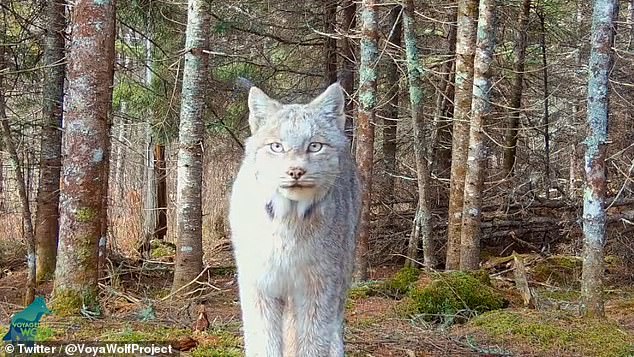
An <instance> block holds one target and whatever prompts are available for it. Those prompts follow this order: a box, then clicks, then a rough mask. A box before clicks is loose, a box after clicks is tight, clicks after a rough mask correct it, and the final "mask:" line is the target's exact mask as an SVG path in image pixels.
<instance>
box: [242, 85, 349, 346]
mask: <svg viewBox="0 0 634 357" xmlns="http://www.w3.org/2000/svg"><path fill="white" fill-rule="evenodd" d="M344 103H345V97H344V95H343V91H342V89H341V87H340V86H339V85H338V84H333V85H331V86H330V87H328V89H326V91H325V92H324V93H322V94H321V95H320V96H319V97H317V98H316V99H314V100H313V101H312V102H310V103H309V104H288V105H284V104H281V103H279V102H277V101H275V100H273V99H271V98H269V97H268V96H266V94H264V93H263V92H262V91H261V90H259V89H258V88H252V89H251V91H250V93H249V112H250V113H249V126H250V128H251V134H252V136H251V137H250V138H248V139H247V141H246V145H245V157H244V161H243V163H242V166H241V167H240V171H239V173H238V175H237V177H236V180H235V182H234V185H233V191H232V196H231V204H230V213H229V221H230V225H231V231H232V242H233V247H234V254H235V258H236V262H237V267H238V284H239V289H240V303H241V307H242V318H243V321H244V342H245V348H246V355H247V356H248V357H253V356H266V357H278V356H280V357H281V356H284V357H327V356H331V357H334V356H337V357H340V356H343V355H344V344H343V318H344V304H345V301H346V295H347V291H348V288H349V286H350V280H351V276H352V270H353V264H354V255H355V254H354V253H355V237H356V231H357V223H358V218H359V210H360V205H361V202H360V193H359V180H358V177H357V169H356V166H355V164H354V162H353V160H352V158H351V157H350V154H349V145H348V140H347V138H346V137H345V135H344V130H343V129H344V123H345V116H344Z"/></svg>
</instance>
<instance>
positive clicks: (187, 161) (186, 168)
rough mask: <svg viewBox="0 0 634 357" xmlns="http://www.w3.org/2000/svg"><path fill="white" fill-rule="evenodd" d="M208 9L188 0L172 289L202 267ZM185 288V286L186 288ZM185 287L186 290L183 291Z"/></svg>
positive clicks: (199, 0)
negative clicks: (176, 237) (176, 236)
mask: <svg viewBox="0 0 634 357" xmlns="http://www.w3.org/2000/svg"><path fill="white" fill-rule="evenodd" d="M208 13H209V10H208V9H207V6H206V2H205V1H204V0H189V5H188V10H187V32H186V34H185V49H186V53H185V65H184V67H183V89H182V92H181V112H180V125H179V132H178V142H179V148H178V161H177V167H178V169H177V179H176V221H177V223H176V225H177V232H178V242H177V244H176V264H175V267H174V283H173V285H172V291H173V292H176V291H178V290H179V289H181V288H182V287H183V286H185V285H186V284H188V283H189V282H191V281H192V280H194V279H195V278H196V277H197V276H198V274H199V273H200V272H201V271H202V265H203V262H202V257H203V251H202V167H203V147H202V146H203V136H204V132H205V127H204V125H203V117H204V114H205V92H206V83H207V61H208V55H207V54H205V53H204V52H203V50H206V49H207V43H208V35H207V31H208ZM184 290H186V289H184ZM184 290H183V291H184Z"/></svg>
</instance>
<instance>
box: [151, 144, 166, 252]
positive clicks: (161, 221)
mask: <svg viewBox="0 0 634 357" xmlns="http://www.w3.org/2000/svg"><path fill="white" fill-rule="evenodd" d="M154 170H155V171H156V172H155V174H154V177H155V178H156V209H157V211H156V215H157V219H156V229H155V230H154V237H155V238H156V239H160V240H163V239H165V234H167V167H166V164H165V145H163V144H156V145H155V146H154Z"/></svg>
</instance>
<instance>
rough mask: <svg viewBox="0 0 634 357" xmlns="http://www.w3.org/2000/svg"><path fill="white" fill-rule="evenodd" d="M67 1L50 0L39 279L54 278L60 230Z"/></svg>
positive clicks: (37, 238) (39, 195)
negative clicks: (65, 11)
mask: <svg viewBox="0 0 634 357" xmlns="http://www.w3.org/2000/svg"><path fill="white" fill-rule="evenodd" d="M64 10H65V2H64V1H57V0H48V1H47V2H46V15H47V22H46V26H47V29H46V37H45V39H44V55H43V61H44V66H45V68H44V81H43V86H44V88H43V89H42V93H43V95H42V139H41V143H40V181H39V187H38V190H37V209H36V219H35V234H36V235H35V241H36V251H37V252H36V256H37V260H36V262H37V269H36V271H37V281H38V282H39V281H45V280H49V279H51V278H53V274H54V273H55V260H56V257H57V241H58V233H59V224H58V223H59V211H58V205H59V179H60V169H61V165H62V153H61V151H62V107H63V101H64V73H65V64H64V54H65V53H64V46H65V39H64V30H65V28H66V18H65V15H64Z"/></svg>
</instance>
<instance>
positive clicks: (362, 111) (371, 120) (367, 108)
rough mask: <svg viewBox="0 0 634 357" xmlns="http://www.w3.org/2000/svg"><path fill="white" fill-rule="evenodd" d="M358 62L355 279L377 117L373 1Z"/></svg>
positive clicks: (362, 272)
mask: <svg viewBox="0 0 634 357" xmlns="http://www.w3.org/2000/svg"><path fill="white" fill-rule="evenodd" d="M361 11H362V13H361V20H362V23H361V47H360V52H361V64H360V66H359V113H358V115H357V123H356V124H357V130H356V134H357V137H356V140H357V153H356V159H357V163H358V165H359V177H360V179H361V185H362V187H363V193H362V198H361V202H362V203H361V204H362V207H361V219H360V222H359V236H358V242H357V257H356V264H355V279H356V280H358V281H363V280H367V278H368V253H369V250H370V248H369V240H370V215H371V212H370V208H371V204H372V194H371V193H372V169H373V164H374V161H373V160H374V125H375V119H376V86H377V84H376V80H377V73H376V66H377V62H378V60H379V51H378V38H379V35H378V25H377V5H376V3H375V1H374V0H363V2H362V4H361Z"/></svg>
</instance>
